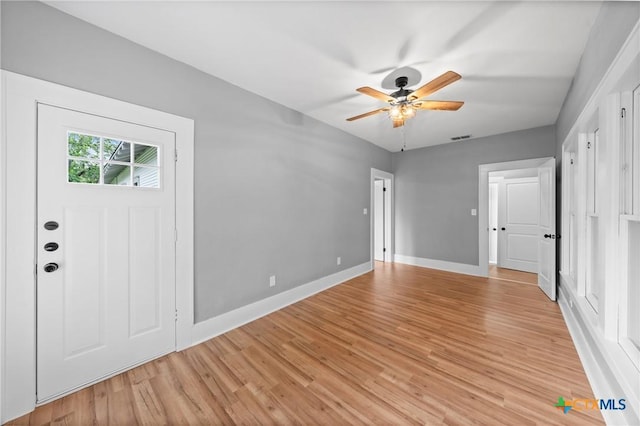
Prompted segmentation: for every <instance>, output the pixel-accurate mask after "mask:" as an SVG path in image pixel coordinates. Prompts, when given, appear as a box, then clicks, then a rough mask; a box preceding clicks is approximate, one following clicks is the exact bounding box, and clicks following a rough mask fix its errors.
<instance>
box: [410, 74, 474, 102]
mask: <svg viewBox="0 0 640 426" xmlns="http://www.w3.org/2000/svg"><path fill="white" fill-rule="evenodd" d="M461 78H462V77H461V76H460V74H458V73H457V72H453V71H447V72H445V73H444V74H442V75H441V76H440V77H436V78H434V79H433V80H431V81H430V82H428V83H427V84H425V85H424V86H422V87H420V88H418V89H416V90H414V91H413V93H411V94H410V95H409V96H408V99H409V100H413V99H420V98H424V97H425V96H429V95H430V94H432V93H434V92H437V91H438V90H440V89H442V88H443V87H446V86H448V85H450V84H451V83H453V82H454V81H458V80H460V79H461Z"/></svg>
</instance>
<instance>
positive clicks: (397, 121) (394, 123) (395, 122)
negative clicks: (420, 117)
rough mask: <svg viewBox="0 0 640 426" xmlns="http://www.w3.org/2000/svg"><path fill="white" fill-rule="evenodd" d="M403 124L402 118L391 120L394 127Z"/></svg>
mask: <svg viewBox="0 0 640 426" xmlns="http://www.w3.org/2000/svg"><path fill="white" fill-rule="evenodd" d="M402 126H404V120H403V119H400V120H393V128H394V129H395V128H396V127H402Z"/></svg>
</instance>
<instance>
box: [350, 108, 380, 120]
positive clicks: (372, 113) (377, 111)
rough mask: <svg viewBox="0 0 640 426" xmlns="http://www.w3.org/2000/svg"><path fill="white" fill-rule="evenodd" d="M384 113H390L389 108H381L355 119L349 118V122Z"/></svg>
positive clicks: (357, 116)
mask: <svg viewBox="0 0 640 426" xmlns="http://www.w3.org/2000/svg"><path fill="white" fill-rule="evenodd" d="M383 111H389V108H380V109H376V110H373V111H369V112H365V113H364V114H360V115H356V116H355V117H349V118H347V121H353V120H360V119H361V118H365V117H369V116H370V115H375V114H379V113H381V112H383Z"/></svg>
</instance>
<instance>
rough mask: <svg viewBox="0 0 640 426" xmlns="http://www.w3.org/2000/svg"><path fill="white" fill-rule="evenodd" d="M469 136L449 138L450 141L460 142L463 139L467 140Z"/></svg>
mask: <svg viewBox="0 0 640 426" xmlns="http://www.w3.org/2000/svg"><path fill="white" fill-rule="evenodd" d="M470 137H471V135H463V136H454V137H452V138H451V140H452V141H460V140H463V139H469V138H470Z"/></svg>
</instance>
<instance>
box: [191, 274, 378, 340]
mask: <svg viewBox="0 0 640 426" xmlns="http://www.w3.org/2000/svg"><path fill="white" fill-rule="evenodd" d="M369 271H371V262H365V263H362V264H360V265H357V266H354V267H352V268H349V269H345V270H344V271H340V272H336V273H335V274H331V275H328V276H326V277H322V278H320V279H317V280H315V281H311V282H310V283H307V284H303V285H301V286H298V287H295V288H292V289H291V290H287V291H283V292H282V293H278V294H276V295H273V296H271V297H268V298H266V299H263V300H259V301H257V302H254V303H251V304H250V305H246V306H243V307H241V308H238V309H234V310H233V311H230V312H226V313H224V314H222V315H218V316H217V317H213V318H210V319H208V320H205V321H202V322H199V323H196V324H195V325H194V326H193V332H192V334H191V335H192V346H193V345H197V344H198V343H202V342H204V341H205V340H209V339H212V338H214V337H216V336H219V335H221V334H224V333H226V332H227V331H230V330H233V329H234V328H237V327H240V326H242V325H244V324H247V323H249V322H251V321H253V320H256V319H258V318H260V317H263V316H265V315H268V314H270V313H271V312H275V311H277V310H279V309H282V308H284V307H286V306H289V305H291V304H293V303H295V302H298V301H300V300H302V299H306V298H307V297H309V296H313V295H314V294H316V293H319V292H321V291H323V290H326V289H328V288H330V287H333V286H335V285H338V284H341V283H343V282H345V281H348V280H350V279H352V278H355V277H357V276H360V275H362V274H365V273H367V272H369Z"/></svg>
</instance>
